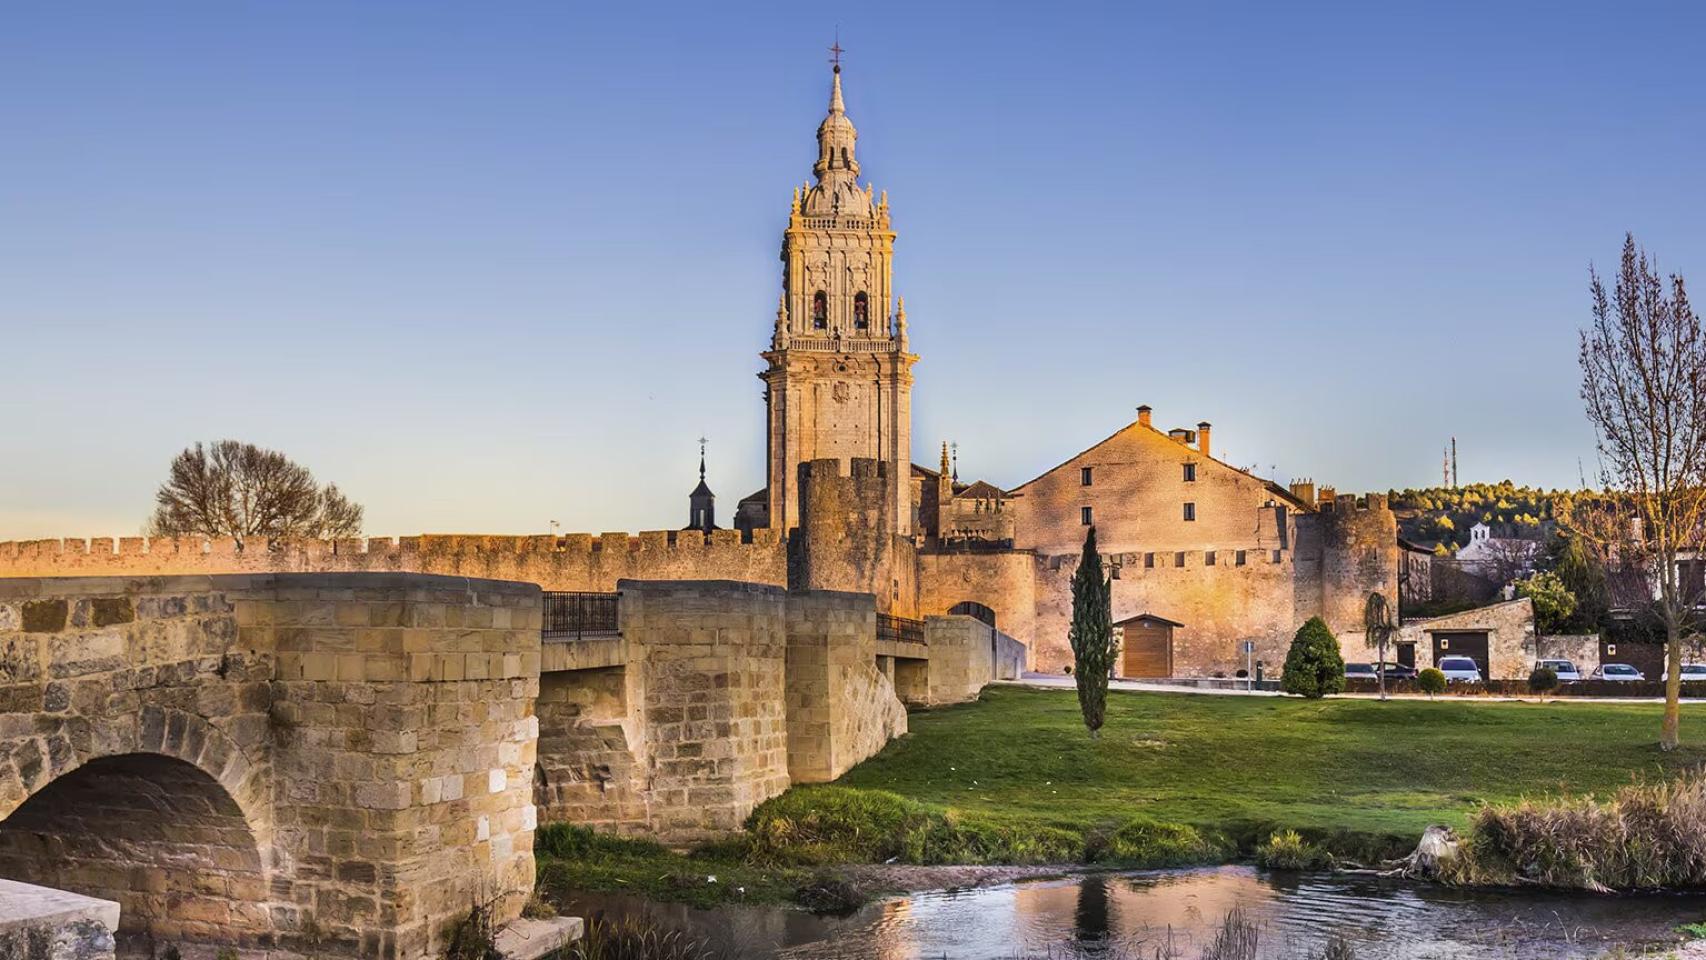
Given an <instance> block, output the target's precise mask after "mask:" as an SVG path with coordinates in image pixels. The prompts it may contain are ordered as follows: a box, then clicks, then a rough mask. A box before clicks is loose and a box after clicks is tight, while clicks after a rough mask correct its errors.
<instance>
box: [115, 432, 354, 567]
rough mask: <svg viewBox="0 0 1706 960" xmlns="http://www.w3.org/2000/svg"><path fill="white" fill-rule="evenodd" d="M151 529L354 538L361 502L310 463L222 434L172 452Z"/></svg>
mask: <svg viewBox="0 0 1706 960" xmlns="http://www.w3.org/2000/svg"><path fill="white" fill-rule="evenodd" d="M154 500H155V503H156V504H157V506H156V507H155V510H154V515H153V516H152V517H151V518H150V519H149V521H148V525H147V532H148V534H149V535H150V536H156V537H177V536H192V535H199V536H207V537H233V538H235V539H236V540H237V542H238V543H239V544H241V543H244V542H246V541H247V540H248V538H250V537H256V536H260V537H354V536H359V535H360V534H361V521H362V508H361V505H360V504H358V503H354V502H352V501H351V500H350V499H349V498H348V497H345V496H344V495H343V493H342V492H341V491H339V490H338V487H337V485H336V484H331V483H328V484H326V485H325V486H324V487H321V486H320V485H319V484H318V483H316V482H315V481H314V475H313V474H312V473H309V472H308V468H306V467H304V466H302V465H300V464H298V463H295V462H293V461H291V460H290V458H288V457H286V456H285V455H284V454H282V453H279V452H278V451H276V450H266V449H263V448H261V447H257V446H255V445H254V444H252V443H240V442H238V441H236V440H219V441H216V442H214V443H211V444H208V445H207V446H205V447H204V446H203V445H202V444H199V443H198V444H196V445H195V446H193V447H190V448H189V449H187V450H185V451H183V452H182V453H180V454H178V455H177V456H176V457H174V458H172V466H171V470H170V473H169V474H168V476H167V479H166V482H165V483H163V484H161V485H160V490H159V492H157V493H155V495H154Z"/></svg>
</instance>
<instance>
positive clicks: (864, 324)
mask: <svg viewBox="0 0 1706 960" xmlns="http://www.w3.org/2000/svg"><path fill="white" fill-rule="evenodd" d="M853 325H854V326H855V327H858V328H859V329H861V330H865V329H869V328H870V326H871V298H870V297H868V296H866V295H865V291H863V290H861V291H859V293H858V295H856V296H855V297H854V298H853Z"/></svg>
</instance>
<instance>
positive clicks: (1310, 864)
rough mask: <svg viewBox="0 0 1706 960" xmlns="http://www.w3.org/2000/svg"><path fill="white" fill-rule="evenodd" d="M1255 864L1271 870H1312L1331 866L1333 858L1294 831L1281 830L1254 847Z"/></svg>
mask: <svg viewBox="0 0 1706 960" xmlns="http://www.w3.org/2000/svg"><path fill="white" fill-rule="evenodd" d="M1256 862H1257V863H1259V864H1261V865H1262V866H1264V867H1267V868H1269V869H1271V870H1313V869H1316V868H1318V867H1325V866H1329V865H1331V863H1332V862H1333V858H1332V856H1330V855H1329V854H1328V853H1327V851H1325V850H1323V849H1321V848H1320V847H1318V846H1316V845H1314V844H1312V843H1310V842H1309V841H1307V840H1305V839H1303V836H1302V835H1301V834H1299V833H1298V832H1297V831H1296V830H1281V831H1278V832H1276V833H1274V834H1271V835H1270V836H1269V837H1268V839H1267V840H1266V841H1265V842H1264V843H1262V844H1260V845H1258V846H1257V847H1256Z"/></svg>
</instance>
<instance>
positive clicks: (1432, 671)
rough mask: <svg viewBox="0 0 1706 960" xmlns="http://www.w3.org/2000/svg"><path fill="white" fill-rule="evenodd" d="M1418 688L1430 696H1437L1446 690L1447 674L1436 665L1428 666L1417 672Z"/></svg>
mask: <svg viewBox="0 0 1706 960" xmlns="http://www.w3.org/2000/svg"><path fill="white" fill-rule="evenodd" d="M1416 689H1418V690H1420V691H1422V692H1423V693H1425V694H1427V695H1428V696H1430V697H1432V696H1437V695H1438V694H1442V693H1444V692H1445V674H1443V673H1441V672H1440V671H1439V670H1438V669H1437V668H1435V667H1428V668H1427V669H1426V670H1423V671H1422V672H1421V673H1418V674H1416Z"/></svg>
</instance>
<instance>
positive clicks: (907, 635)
mask: <svg viewBox="0 0 1706 960" xmlns="http://www.w3.org/2000/svg"><path fill="white" fill-rule="evenodd" d="M877 639H878V640H898V641H901V642H904V643H923V642H924V621H922V620H913V619H912V618H910V617H894V616H890V615H889V614H886V613H879V614H877Z"/></svg>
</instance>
